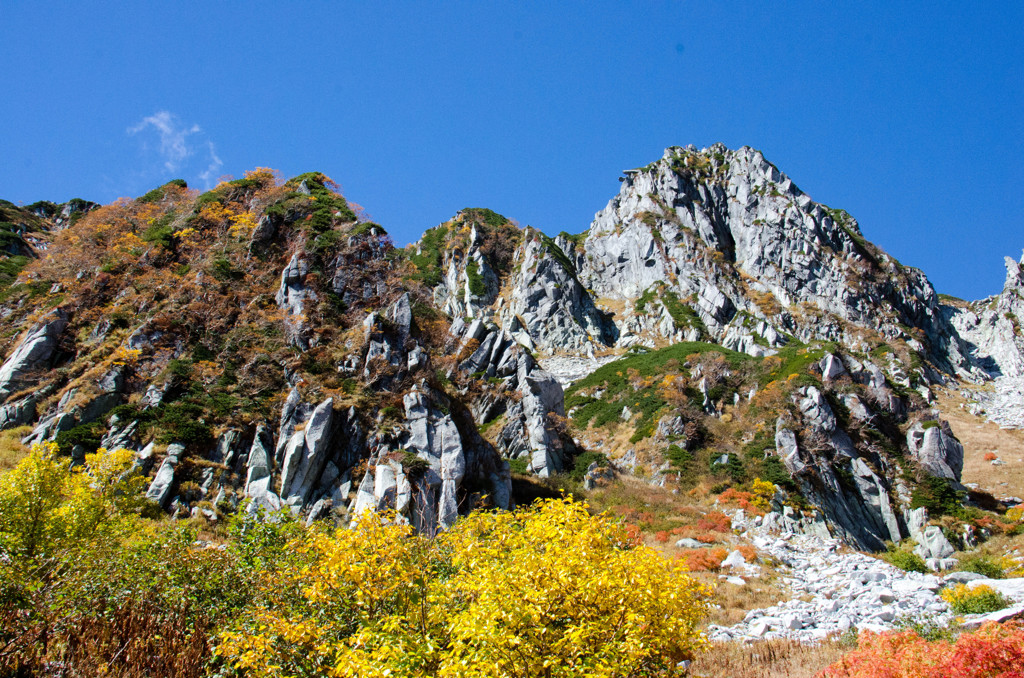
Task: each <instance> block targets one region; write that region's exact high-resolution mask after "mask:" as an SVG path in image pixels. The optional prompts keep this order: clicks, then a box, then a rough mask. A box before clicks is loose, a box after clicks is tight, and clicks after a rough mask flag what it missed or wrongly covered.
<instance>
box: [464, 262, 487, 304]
mask: <svg viewBox="0 0 1024 678" xmlns="http://www.w3.org/2000/svg"><path fill="white" fill-rule="evenodd" d="M466 278H467V279H468V280H469V291H470V293H471V294H472V295H473V296H475V297H482V296H484V295H485V294H487V285H486V284H484V278H483V276H482V275H480V267H479V266H478V265H477V263H476V260H474V259H470V260H469V261H468V262H466Z"/></svg>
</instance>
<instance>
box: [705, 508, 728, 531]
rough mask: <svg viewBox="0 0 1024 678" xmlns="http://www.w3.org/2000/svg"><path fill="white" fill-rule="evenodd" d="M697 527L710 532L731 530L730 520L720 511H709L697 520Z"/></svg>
mask: <svg viewBox="0 0 1024 678" xmlns="http://www.w3.org/2000/svg"><path fill="white" fill-rule="evenodd" d="M697 529H698V530H702V531H709V530H710V531H712V532H731V531H732V521H731V520H730V519H729V516H727V515H725V514H724V513H722V512H721V511H709V512H708V513H706V514H705V515H703V516H701V518H700V520H698V521H697Z"/></svg>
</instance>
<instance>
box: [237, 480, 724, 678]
mask: <svg viewBox="0 0 1024 678" xmlns="http://www.w3.org/2000/svg"><path fill="white" fill-rule="evenodd" d="M295 548H296V549H298V550H299V551H301V554H302V557H301V558H300V562H301V564H298V563H296V564H295V566H294V567H290V568H286V569H285V570H284V571H283V572H278V573H275V574H274V576H273V577H268V579H267V581H266V587H267V589H268V590H269V591H275V590H280V591H296V590H297V591H299V593H300V595H299V596H298V597H297V598H296V597H295V596H292V595H289V596H279V597H277V598H274V597H273V596H271V597H270V599H269V603H268V604H267V605H265V606H264V607H263V608H262V609H260V610H258V611H257V612H256V614H255V615H254V616H253V617H252V618H250V619H249V620H245V621H242V622H240V623H239V625H238V626H237V627H236V628H234V629H232V630H230V631H228V632H226V633H224V634H222V636H221V640H220V646H219V647H218V650H217V652H218V654H220V655H221V656H222V657H225V658H227V659H228V660H229V661H230V662H231V663H232V664H234V665H235V666H236V667H237V668H239V669H246V670H249V671H251V672H252V673H254V674H256V675H261V676H292V675H331V676H352V677H355V676H360V677H362V678H369V677H372V676H460V677H474V676H489V677H495V678H497V677H500V676H605V677H608V678H612V677H618V676H622V677H625V676H671V675H681V669H677V668H676V666H677V664H678V663H679V662H681V661H682V660H684V659H689V658H691V657H693V656H694V654H695V653H696V652H698V651H699V650H700V649H701V648H702V647H703V646H704V643H705V639H704V637H703V635H702V634H701V633H700V631H699V630H698V628H697V626H698V624H699V622H700V620H701V619H702V617H703V616H704V614H705V613H706V611H707V607H708V597H709V593H710V592H709V590H708V589H706V588H705V587H704V586H703V585H701V584H699V583H697V582H696V581H694V580H693V579H691V578H690V577H689V576H687V575H686V574H685V570H684V568H683V567H682V566H680V565H678V564H673V563H671V562H668V561H665V560H664V559H662V558H661V557H660V556H659V555H658V554H656V553H655V552H654V551H652V550H650V549H648V548H646V547H643V546H636V545H635V544H633V543H632V541H631V539H630V536H629V535H628V533H627V531H626V529H625V528H624V527H623V526H622V525H621V524H619V523H618V522H616V521H615V520H613V519H612V518H610V517H609V516H606V515H600V516H591V515H590V514H589V512H588V511H587V508H586V506H585V505H582V504H579V503H574V502H572V501H570V500H549V501H545V502H538V503H537V504H535V505H534V506H532V507H530V508H525V509H520V510H517V511H514V512H503V513H492V512H478V513H475V514H472V515H470V516H469V517H467V518H465V519H463V520H461V521H459V522H458V523H457V524H456V525H455V526H454V527H453V528H452V529H451V530H449V531H448V532H446V533H443V534H441V535H439V536H438V537H436V538H435V539H433V540H429V539H425V538H423V537H420V536H418V535H416V534H415V533H414V532H413V531H412V529H411V528H409V527H408V526H403V525H394V524H389V523H386V522H384V521H382V520H381V519H380V518H379V517H375V516H371V515H367V516H364V517H363V518H362V519H361V520H360V521H359V522H358V524H357V525H356V526H355V527H354V528H353V529H350V530H349V529H343V530H338V531H335V532H333V533H331V534H316V533H310V534H308V535H306V536H304V537H302V538H300V539H299V540H298V541H297V542H296V543H295Z"/></svg>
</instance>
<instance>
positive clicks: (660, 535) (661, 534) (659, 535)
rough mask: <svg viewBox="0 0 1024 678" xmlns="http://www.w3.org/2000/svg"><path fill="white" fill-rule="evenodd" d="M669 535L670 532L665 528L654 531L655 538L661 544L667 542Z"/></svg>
mask: <svg viewBox="0 0 1024 678" xmlns="http://www.w3.org/2000/svg"><path fill="white" fill-rule="evenodd" d="M668 536H669V535H668V532H666V531H665V530H658V531H657V532H655V533H654V539H655V540H656V541H657V542H658V543H659V544H664V543H665V542H667V541H668Z"/></svg>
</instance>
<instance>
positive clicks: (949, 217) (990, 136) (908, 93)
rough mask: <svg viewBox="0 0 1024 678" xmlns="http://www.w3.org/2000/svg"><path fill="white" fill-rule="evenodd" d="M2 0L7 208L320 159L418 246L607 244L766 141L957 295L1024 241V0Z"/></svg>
mask: <svg viewBox="0 0 1024 678" xmlns="http://www.w3.org/2000/svg"><path fill="white" fill-rule="evenodd" d="M43 5H44V3H38V2H28V1H22V0H2V3H0V63H2V64H3V72H4V75H5V77H4V83H5V96H4V97H2V99H0V149H2V151H3V162H2V163H0V197H2V198H5V199H8V200H12V201H14V202H24V203H28V202H32V201H35V200H38V199H49V200H54V201H64V200H67V199H69V198H71V197H83V198H89V199H92V200H97V201H100V202H107V201H110V200H112V199H114V198H116V197H119V196H125V195H129V196H137V195H140V194H142V193H143V192H145V191H147V190H149V189H150V188H152V187H154V186H156V185H159V184H161V183H163V182H164V181H166V180H168V179H171V178H175V177H182V178H185V179H186V180H188V181H189V183H190V185H192V186H194V187H203V185H204V184H205V183H208V182H215V181H216V178H217V177H219V176H221V175H223V174H232V175H234V176H241V175H242V174H243V172H244V171H245V170H247V169H251V168H253V167H256V166H269V167H273V168H276V169H279V170H281V171H282V172H283V173H284V174H285V175H286V176H292V175H295V174H298V173H301V172H305V171H311V170H320V171H323V172H325V173H327V174H328V175H330V176H331V177H333V178H334V179H335V180H336V181H338V183H340V184H341V186H342V188H343V191H344V193H345V194H346V196H347V197H349V199H351V200H354V201H355V202H357V203H359V204H361V205H363V206H364V207H365V208H366V209H367V210H368V211H369V213H370V214H371V215H372V216H373V217H374V219H375V220H376V221H379V222H380V223H381V224H383V225H384V226H385V227H386V228H387V229H388V230H389V231H390V232H391V233H392V236H393V237H394V239H395V241H396V242H397V243H399V244H404V243H406V242H409V241H410V240H415V239H416V238H417V237H418V236H419V234H420V233H421V232H422V231H423V230H424V229H426V228H428V227H430V226H433V225H435V224H437V223H439V222H441V221H443V220H445V219H447V218H449V217H450V216H452V215H453V214H454V213H455V212H456V211H457V210H458V209H460V208H462V207H470V206H472V207H477V206H479V207H490V208H492V209H494V210H496V211H498V212H501V213H502V214H505V215H506V216H509V217H512V218H515V219H517V220H518V221H519V222H520V223H522V224H532V225H534V226H537V227H539V228H541V229H543V230H545V231H547V232H550V233H555V232H557V231H560V230H568V231H572V232H579V231H582V230H583V229H585V228H586V227H587V226H588V225H589V223H590V221H591V219H592V218H593V215H594V213H595V212H596V211H598V210H599V209H601V208H602V207H603V206H604V205H605V204H606V203H607V201H608V200H609V199H610V198H611V197H612V196H613V195H614V194H615V193H616V192H617V190H618V187H619V184H618V181H617V178H618V176H619V172H620V171H621V170H623V169H626V168H630V167H635V166H638V165H643V164H646V163H648V162H650V161H651V160H654V159H656V158H658V157H660V155H661V153H662V150H663V149H664V148H665V147H666V146H671V145H686V144H689V143H693V144H696V145H698V146H707V145H709V144H712V143H714V142H716V141H721V142H723V143H725V144H726V145H728V146H730V147H738V146H742V145H750V146H754V147H756V148H759V149H761V150H762V151H764V153H765V155H766V156H767V157H768V159H769V160H771V161H773V162H774V163H775V164H776V165H777V166H778V167H779V168H780V169H782V170H783V171H784V172H786V173H787V174H789V175H790V177H792V179H793V180H794V181H795V182H796V184H797V185H798V186H800V187H801V188H802V189H803V190H805V191H806V192H807V193H809V194H810V195H811V197H812V198H814V199H815V200H818V201H820V202H824V203H827V204H829V205H831V206H833V207H843V208H845V209H847V210H848V211H849V212H850V213H851V214H853V215H854V216H855V217H856V218H857V219H858V220H859V221H860V224H861V228H862V230H863V231H864V233H865V235H866V236H867V237H868V238H869V239H870V240H872V241H874V242H876V243H878V244H879V245H881V246H882V247H883V248H885V249H886V250H887V251H889V252H890V253H891V254H892V255H894V256H895V257H897V258H898V259H900V260H901V261H902V262H904V263H906V264H909V265H913V266H917V267H919V268H922V269H923V270H924V271H925V272H926V273H927V274H928V276H929V277H930V278H931V280H932V282H933V283H934V284H935V286H936V288H937V289H938V290H939V291H940V292H945V293H949V294H954V295H957V296H962V297H966V298H979V297H983V296H986V295H989V294H994V293H996V292H998V291H999V289H1000V288H1001V286H1002V280H1003V277H1004V272H1003V267H1002V258H1003V256H1005V255H1010V256H1013V257H1015V258H1019V256H1020V254H1021V250H1022V248H1024V228H1022V226H1024V223H1022V222H1024V190H1022V187H1024V169H1022V167H1024V122H1022V119H1024V116H1022V110H1024V76H1022V74H1021V73H1022V70H1024V69H1022V65H1024V47H1022V45H1024V3H1020V2H1008V3H998V2H986V3H970V4H969V5H962V4H960V3H948V2H938V3H936V2H930V3H923V2H922V3H904V2H900V3H891V2H875V1H872V0H865V1H862V2H849V3H831V2H830V3H823V2H790V3H760V2H743V3H741V2H704V1H701V2H698V1H696V0H687V1H679V0H676V1H659V0H648V1H646V2H641V1H638V2H626V1H620V2H604V1H598V0H594V1H591V2H552V1H551V0H547V1H546V2H531V1H529V0H521V1H520V2H487V1H485V0H476V1H475V2H383V1H382V2H359V3H355V2H351V3H349V2H317V1H315V0H309V1H307V2H303V3H290V2H289V3H282V2H258V1H255V2H244V3H242V2H217V3H206V2H203V3H198V2H196V3H192V2H174V3H169V2H162V3H156V2H147V3H133V4H126V5H125V6H123V7H118V6H115V3H102V4H100V3H66V4H65V3H61V4H59V5H58V4H56V3H52V4H50V5H49V6H45V7H44V6H43Z"/></svg>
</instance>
